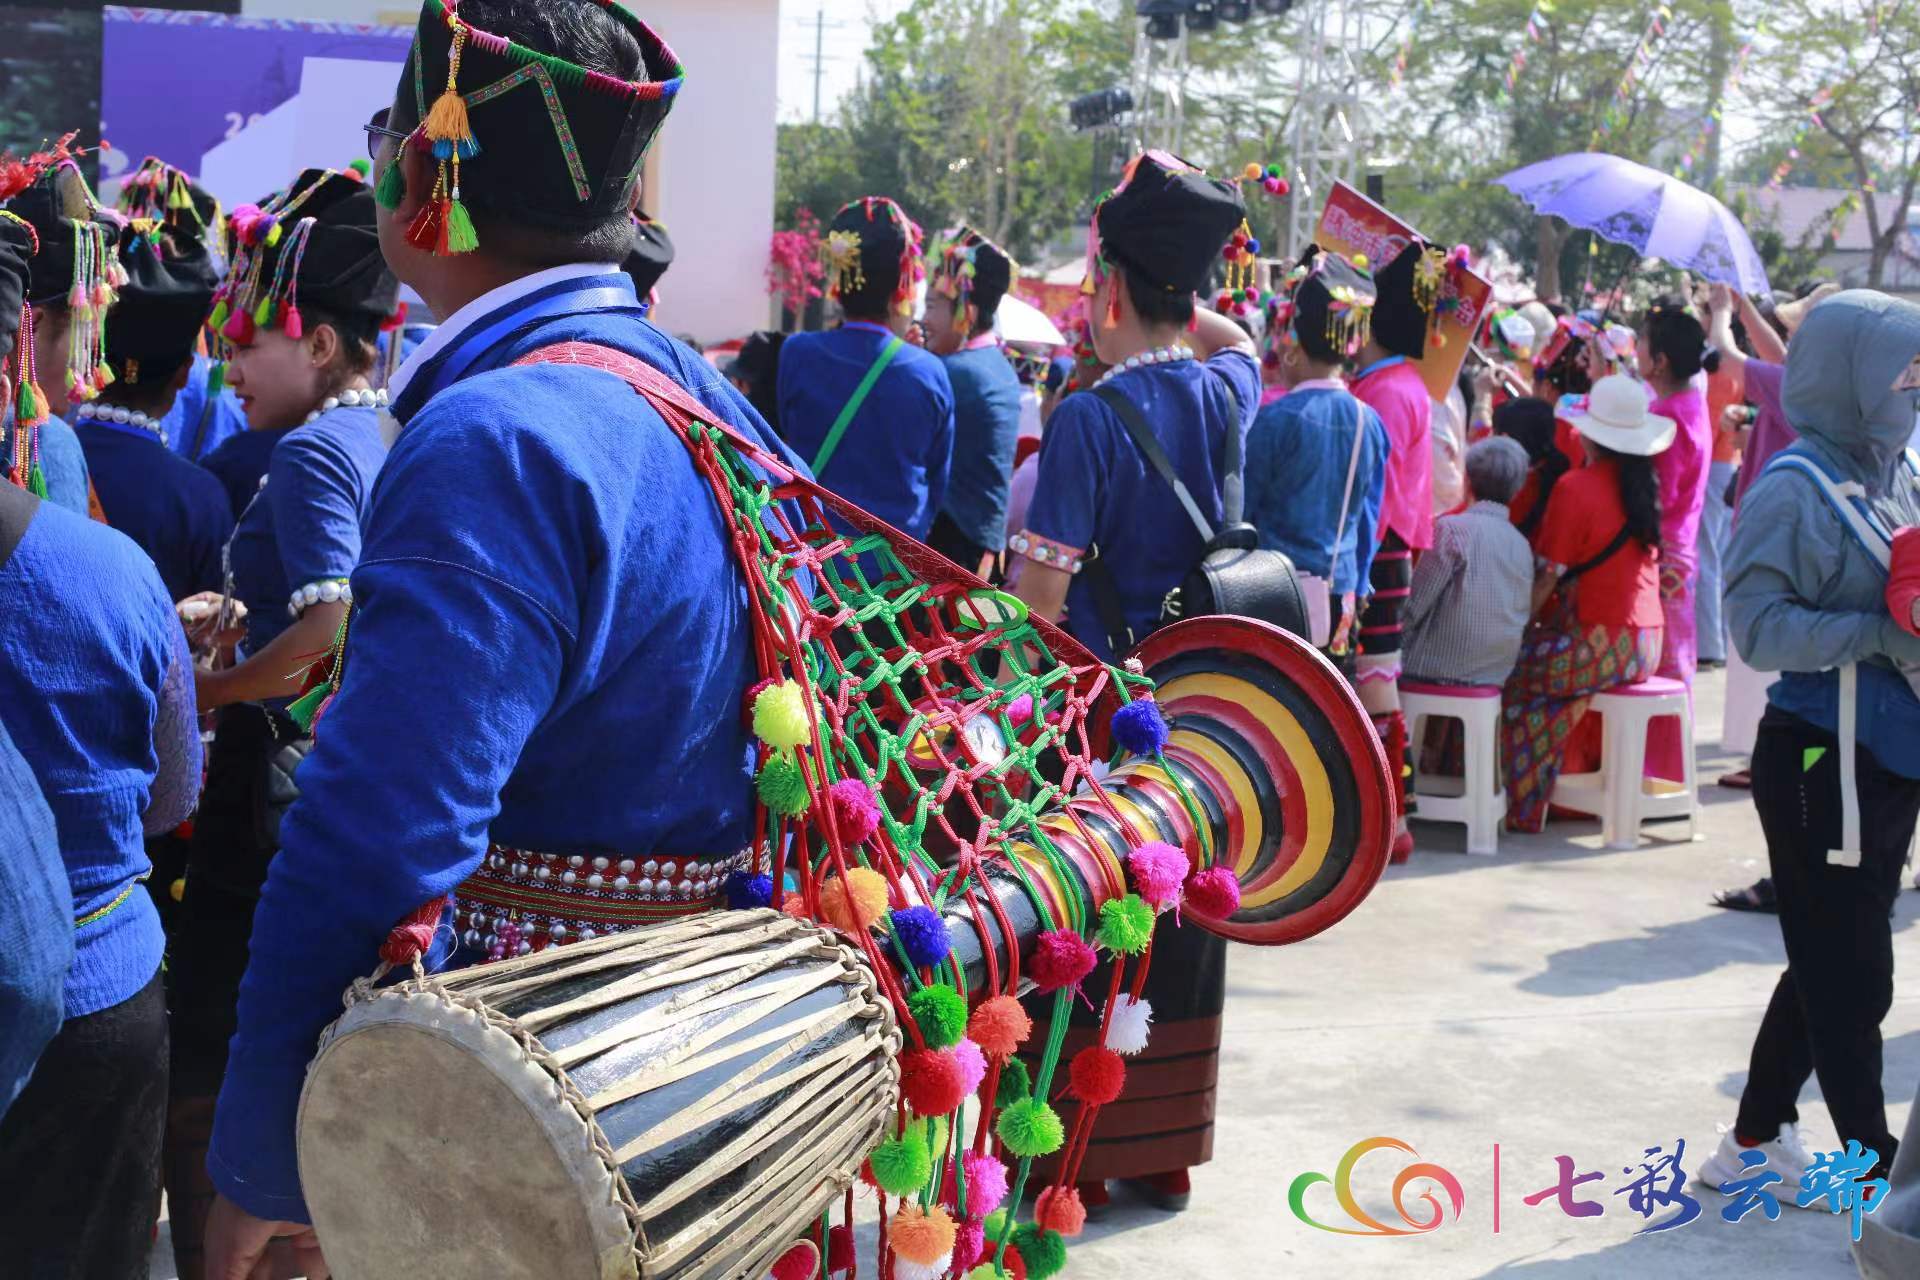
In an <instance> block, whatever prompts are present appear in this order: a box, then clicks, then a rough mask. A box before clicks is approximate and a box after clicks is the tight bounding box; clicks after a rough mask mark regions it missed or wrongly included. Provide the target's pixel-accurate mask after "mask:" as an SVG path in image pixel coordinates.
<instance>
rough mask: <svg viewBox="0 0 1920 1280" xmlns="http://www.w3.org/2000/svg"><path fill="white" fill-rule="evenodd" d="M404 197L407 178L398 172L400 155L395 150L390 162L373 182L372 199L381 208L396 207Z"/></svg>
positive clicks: (405, 196)
mask: <svg viewBox="0 0 1920 1280" xmlns="http://www.w3.org/2000/svg"><path fill="white" fill-rule="evenodd" d="M406 198H407V179H406V175H405V174H403V173H401V172H400V155H399V153H398V152H395V153H394V157H393V160H392V162H391V163H390V164H388V165H387V167H386V170H385V172H383V173H381V175H380V181H379V182H377V183H375V184H374V188H373V199H374V202H375V203H376V204H378V205H379V206H380V207H381V208H382V209H398V208H399V207H400V202H401V201H402V200H405V199H406Z"/></svg>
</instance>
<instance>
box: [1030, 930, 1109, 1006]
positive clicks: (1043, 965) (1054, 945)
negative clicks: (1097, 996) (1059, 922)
mask: <svg viewBox="0 0 1920 1280" xmlns="http://www.w3.org/2000/svg"><path fill="white" fill-rule="evenodd" d="M1097 959H1098V957H1096V956H1095V955H1094V953H1093V948H1092V947H1091V946H1089V945H1088V944H1087V941H1086V939H1084V938H1082V937H1081V936H1080V935H1079V934H1077V933H1072V932H1070V931H1068V930H1066V929H1054V930H1051V931H1049V932H1047V933H1043V934H1041V935H1040V937H1039V938H1038V939H1037V940H1035V942H1034V944H1033V954H1032V955H1030V956H1028V957H1027V976H1028V977H1030V978H1032V979H1033V983H1034V986H1036V987H1038V988H1039V989H1040V990H1041V991H1061V990H1064V989H1067V988H1070V987H1077V986H1079V985H1080V984H1081V982H1083V981H1085V979H1086V976H1087V975H1088V974H1090V973H1092V972H1093V966H1094V964H1095V962H1096V960H1097Z"/></svg>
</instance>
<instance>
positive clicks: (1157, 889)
mask: <svg viewBox="0 0 1920 1280" xmlns="http://www.w3.org/2000/svg"><path fill="white" fill-rule="evenodd" d="M1127 870H1128V871H1130V872H1132V873H1133V887H1134V890H1135V892H1137V893H1139V895H1140V897H1141V899H1142V900H1143V901H1145V902H1146V904H1147V905H1148V906H1150V907H1152V908H1153V909H1154V910H1156V911H1164V910H1166V909H1167V908H1168V907H1171V906H1174V905H1175V904H1177V903H1178V902H1179V901H1180V887H1181V885H1183V884H1185V883H1186V879H1187V871H1188V865H1187V855H1186V851H1185V850H1183V849H1177V848H1175V847H1174V846H1173V845H1170V844H1168V843H1167V842H1166V841H1164V840H1149V841H1147V842H1146V843H1145V844H1143V845H1141V846H1140V847H1139V848H1138V849H1135V850H1134V851H1133V852H1132V853H1130V854H1128V855H1127Z"/></svg>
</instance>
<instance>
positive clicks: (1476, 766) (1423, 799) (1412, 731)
mask: <svg viewBox="0 0 1920 1280" xmlns="http://www.w3.org/2000/svg"><path fill="white" fill-rule="evenodd" d="M1400 711H1401V714H1402V715H1404V716H1405V717H1406V720H1407V759H1408V761H1409V762H1410V763H1413V764H1414V771H1413V774H1414V776H1413V777H1412V778H1411V779H1409V780H1408V783H1407V792H1408V794H1409V796H1411V797H1413V798H1414V799H1415V800H1417V801H1418V805H1417V809H1416V812H1415V813H1414V814H1413V816H1414V817H1416V818H1423V819H1427V820H1429V821H1433V822H1464V823H1466V824H1467V852H1468V853H1482V854H1492V853H1498V852H1499V851H1500V822H1501V819H1502V818H1504V817H1505V816H1506V813H1507V792H1506V788H1505V787H1503V786H1501V785H1500V767H1499V758H1500V689H1499V686H1497V685H1475V684H1422V683H1420V682H1418V681H1412V680H1402V681H1401V682H1400ZM1429 717H1431V718H1434V719H1439V720H1458V721H1459V722H1460V723H1461V725H1462V727H1463V728H1464V729H1465V730H1466V739H1467V751H1466V766H1467V767H1466V778H1465V779H1464V781H1465V784H1466V785H1465V788H1464V789H1463V790H1462V792H1461V794H1459V795H1457V796H1455V795H1446V794H1441V793H1436V792H1432V791H1422V790H1421V789H1420V770H1419V766H1418V761H1419V759H1420V742H1421V737H1420V722H1421V721H1422V720H1425V719H1427V718H1429Z"/></svg>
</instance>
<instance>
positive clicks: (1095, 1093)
mask: <svg viewBox="0 0 1920 1280" xmlns="http://www.w3.org/2000/svg"><path fill="white" fill-rule="evenodd" d="M1067 1078H1068V1079H1069V1080H1070V1081H1072V1082H1073V1095H1074V1096H1075V1097H1076V1098H1079V1099H1080V1100H1081V1101H1082V1102H1085V1103H1089V1104H1091V1105H1092V1106H1096V1107H1104V1106H1106V1105H1107V1104H1108V1103H1109V1102H1112V1101H1113V1100H1114V1099H1115V1098H1118V1097H1119V1096H1120V1091H1121V1090H1122V1089H1124V1088H1126V1087H1127V1064H1126V1063H1125V1062H1122V1061H1121V1060H1120V1055H1119V1054H1117V1053H1115V1052H1114V1051H1113V1050H1111V1049H1109V1048H1106V1047H1105V1046H1103V1045H1097V1044H1090V1045H1088V1046H1087V1047H1086V1048H1084V1049H1082V1050H1081V1051H1080V1052H1078V1053H1076V1054H1074V1055H1073V1062H1072V1063H1071V1064H1070V1065H1069V1066H1068V1067H1067ZM1061 1234H1062V1235H1065V1234H1066V1233H1065V1232H1062V1233H1061Z"/></svg>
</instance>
